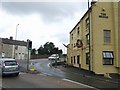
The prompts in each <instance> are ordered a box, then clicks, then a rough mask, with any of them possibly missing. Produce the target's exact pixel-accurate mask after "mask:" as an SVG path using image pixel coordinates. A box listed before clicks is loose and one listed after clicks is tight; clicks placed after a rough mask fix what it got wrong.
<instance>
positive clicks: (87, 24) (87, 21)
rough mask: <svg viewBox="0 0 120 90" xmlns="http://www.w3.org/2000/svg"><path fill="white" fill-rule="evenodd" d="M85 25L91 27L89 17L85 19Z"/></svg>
mask: <svg viewBox="0 0 120 90" xmlns="http://www.w3.org/2000/svg"><path fill="white" fill-rule="evenodd" d="M85 25H86V29H88V27H89V18H87V19H86V20H85Z"/></svg>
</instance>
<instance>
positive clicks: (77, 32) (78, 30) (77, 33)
mask: <svg viewBox="0 0 120 90" xmlns="http://www.w3.org/2000/svg"><path fill="white" fill-rule="evenodd" d="M79 33H80V32H79V27H78V28H77V35H79Z"/></svg>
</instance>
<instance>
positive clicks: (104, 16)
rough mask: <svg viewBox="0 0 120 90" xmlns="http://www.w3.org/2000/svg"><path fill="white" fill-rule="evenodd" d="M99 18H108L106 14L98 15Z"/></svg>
mask: <svg viewBox="0 0 120 90" xmlns="http://www.w3.org/2000/svg"><path fill="white" fill-rule="evenodd" d="M99 18H108V16H107V15H106V13H100V15H99Z"/></svg>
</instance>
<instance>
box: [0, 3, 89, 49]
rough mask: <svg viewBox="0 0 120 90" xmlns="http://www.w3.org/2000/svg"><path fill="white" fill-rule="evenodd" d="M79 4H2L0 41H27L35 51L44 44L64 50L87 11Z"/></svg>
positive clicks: (84, 4) (85, 5)
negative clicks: (15, 39)
mask: <svg viewBox="0 0 120 90" xmlns="http://www.w3.org/2000/svg"><path fill="white" fill-rule="evenodd" d="M86 7H87V4H86V3H84V2H82V3H80V2H72V3H71V2H60V3H58V2H2V9H0V17H1V18H0V24H1V25H0V32H1V33H0V37H2V38H9V37H10V36H13V37H15V32H16V25H17V24H19V26H18V28H17V40H24V41H26V40H27V39H30V40H32V41H33V48H36V49H38V48H39V47H40V46H41V45H43V44H45V43H46V42H48V41H49V42H53V43H54V44H55V46H56V47H59V48H61V49H63V48H64V46H63V45H62V43H64V44H68V43H69V32H70V31H71V30H72V28H73V27H74V26H75V25H76V23H77V22H78V21H79V20H80V18H81V17H82V16H83V14H84V13H85V11H86Z"/></svg>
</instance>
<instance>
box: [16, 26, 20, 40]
mask: <svg viewBox="0 0 120 90" xmlns="http://www.w3.org/2000/svg"><path fill="white" fill-rule="evenodd" d="M18 25H19V24H17V25H16V34H15V40H16V38H17V28H18Z"/></svg>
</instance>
